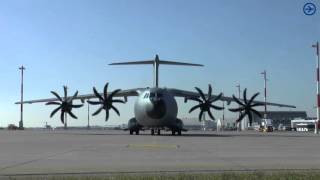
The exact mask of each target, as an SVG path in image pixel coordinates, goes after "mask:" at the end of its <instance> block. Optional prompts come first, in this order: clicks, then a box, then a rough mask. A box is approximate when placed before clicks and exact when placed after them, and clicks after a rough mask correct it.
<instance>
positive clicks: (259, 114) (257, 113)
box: [251, 109, 262, 118]
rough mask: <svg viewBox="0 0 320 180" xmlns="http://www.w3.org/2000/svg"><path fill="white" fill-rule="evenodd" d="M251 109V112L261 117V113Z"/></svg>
mask: <svg viewBox="0 0 320 180" xmlns="http://www.w3.org/2000/svg"><path fill="white" fill-rule="evenodd" d="M251 111H252V112H253V113H255V114H256V115H257V116H259V117H260V118H262V114H261V113H259V112H258V111H257V110H255V109H251Z"/></svg>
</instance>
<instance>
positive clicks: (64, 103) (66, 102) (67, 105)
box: [46, 86, 83, 124]
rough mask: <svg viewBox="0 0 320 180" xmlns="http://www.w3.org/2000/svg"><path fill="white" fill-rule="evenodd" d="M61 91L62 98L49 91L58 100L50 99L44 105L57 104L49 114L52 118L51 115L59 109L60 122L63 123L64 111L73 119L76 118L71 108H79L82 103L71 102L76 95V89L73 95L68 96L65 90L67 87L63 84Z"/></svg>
mask: <svg viewBox="0 0 320 180" xmlns="http://www.w3.org/2000/svg"><path fill="white" fill-rule="evenodd" d="M63 91H64V98H61V97H60V96H59V94H58V93H56V92H54V91H51V93H52V94H53V95H54V96H55V97H56V98H57V99H58V101H60V102H57V101H51V102H47V103H46V105H58V106H59V107H57V108H56V109H54V110H53V111H52V112H51V114H50V118H52V116H54V115H55V114H56V113H57V112H58V111H59V110H61V115H60V119H61V122H62V123H63V124H64V117H65V113H67V114H69V115H70V116H71V117H72V118H74V119H78V118H77V116H75V115H74V114H73V113H72V108H80V107H82V106H83V104H79V105H74V104H73V103H72V101H73V100H74V99H75V98H76V97H77V96H78V91H76V92H75V93H74V95H73V96H72V97H69V98H68V92H67V87H66V86H63Z"/></svg>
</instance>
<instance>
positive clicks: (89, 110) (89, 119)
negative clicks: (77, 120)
mask: <svg viewBox="0 0 320 180" xmlns="http://www.w3.org/2000/svg"><path fill="white" fill-rule="evenodd" d="M87 103H88V101H87ZM89 113H90V108H89V103H88V127H87V128H88V129H90V124H89V121H90V115H89Z"/></svg>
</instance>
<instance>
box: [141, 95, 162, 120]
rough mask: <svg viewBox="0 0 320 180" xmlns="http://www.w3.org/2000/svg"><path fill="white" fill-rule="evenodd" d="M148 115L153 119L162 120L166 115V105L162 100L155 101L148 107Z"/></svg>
mask: <svg viewBox="0 0 320 180" xmlns="http://www.w3.org/2000/svg"><path fill="white" fill-rule="evenodd" d="M146 111H147V114H148V116H149V117H151V118H153V119H161V118H162V117H164V115H165V114H166V105H165V103H164V101H163V100H161V99H154V100H152V101H151V103H150V104H149V106H147V109H146Z"/></svg>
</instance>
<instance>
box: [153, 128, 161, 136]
mask: <svg viewBox="0 0 320 180" xmlns="http://www.w3.org/2000/svg"><path fill="white" fill-rule="evenodd" d="M156 131H157V135H160V134H161V130H160V129H151V135H154V134H155V132H156Z"/></svg>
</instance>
